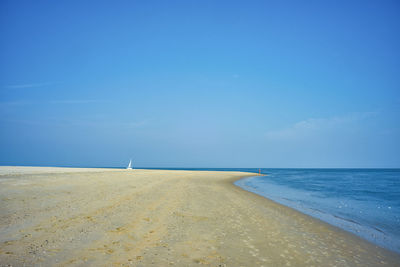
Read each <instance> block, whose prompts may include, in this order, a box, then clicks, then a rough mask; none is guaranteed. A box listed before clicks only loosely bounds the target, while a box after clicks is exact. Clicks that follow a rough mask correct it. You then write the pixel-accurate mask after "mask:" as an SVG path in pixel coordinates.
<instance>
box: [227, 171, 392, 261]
mask: <svg viewBox="0 0 400 267" xmlns="http://www.w3.org/2000/svg"><path fill="white" fill-rule="evenodd" d="M248 178H252V177H244V178H241V179H238V180H235V181H233V182H232V183H233V185H234V186H236V187H239V188H241V189H242V190H244V191H246V192H250V193H252V194H254V195H256V196H260V197H262V198H264V199H266V200H268V201H271V202H273V203H275V204H277V205H280V206H283V207H285V208H289V209H291V210H292V211H293V212H298V213H300V214H302V215H305V216H308V217H310V218H311V219H313V220H316V221H318V222H319V223H322V224H326V225H327V226H330V227H333V228H334V229H335V230H337V231H343V232H344V233H345V234H350V235H352V236H354V237H356V238H359V239H361V240H362V241H365V242H368V243H370V244H371V245H373V246H376V247H379V248H381V249H384V250H388V251H390V252H393V253H395V254H397V255H400V253H398V252H397V251H395V250H392V249H389V248H386V247H384V246H381V245H379V244H377V243H374V242H372V241H370V240H368V239H366V238H364V237H362V236H360V235H357V234H355V233H353V232H351V231H348V230H346V229H344V228H341V227H339V226H337V225H335V224H332V223H329V222H327V221H324V220H322V219H320V218H317V217H314V216H312V215H310V214H307V213H305V212H302V211H300V210H297V209H296V208H293V207H291V206H288V205H285V204H282V203H279V202H278V201H275V200H273V199H271V198H268V196H263V195H262V194H257V193H256V192H253V191H250V190H246V189H245V188H243V187H242V186H241V185H239V184H235V183H237V182H239V183H240V182H241V181H244V180H246V179H248ZM332 216H334V215H332Z"/></svg>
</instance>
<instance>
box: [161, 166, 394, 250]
mask: <svg viewBox="0 0 400 267" xmlns="http://www.w3.org/2000/svg"><path fill="white" fill-rule="evenodd" d="M167 169H182V170H213V171H243V172H255V173H258V172H259V170H260V171H261V174H264V175H265V176H254V177H249V178H244V179H241V180H238V181H236V182H235V184H236V185H237V186H240V187H241V188H243V189H245V190H248V191H251V192H253V193H256V194H259V195H261V196H264V197H266V198H268V199H271V200H273V201H275V202H278V203H280V204H283V205H285V206H288V207H291V208H293V209H296V210H298V211H300V212H302V213H305V214H308V215H310V216H312V217H315V218H318V219H320V220H322V221H325V222H327V223H329V224H331V225H334V226H337V227H339V228H342V229H344V230H346V231H348V232H351V233H354V234H356V235H358V236H360V237H362V238H364V239H366V240H369V241H370V242H372V243H375V244H376V245H379V246H381V247H385V248H387V249H390V250H392V251H395V252H397V253H400V169H272V168H262V169H258V168H257V169H256V168H254V169H253V168H241V169H238V168H233V169H231V168H224V169H220V168H218V169H214V168H210V169H204V168H202V169H195V168H167Z"/></svg>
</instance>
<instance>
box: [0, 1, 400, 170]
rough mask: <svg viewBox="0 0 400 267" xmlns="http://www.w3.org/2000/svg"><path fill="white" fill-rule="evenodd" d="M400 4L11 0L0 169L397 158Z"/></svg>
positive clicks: (0, 18) (297, 164)
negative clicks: (9, 166)
mask: <svg viewBox="0 0 400 267" xmlns="http://www.w3.org/2000/svg"><path fill="white" fill-rule="evenodd" d="M399 14H400V3H399V2H398V1H389V0H386V1H378V0H376V1H368V0H367V1H352V0H346V1H342V0H339V1H308V0H307V1H267V0H266V1H233V0H230V1H222V0H221V1H208V0H205V1H194V0H193V1H192V0H189V1H187V0H185V1H33V0H32V1H19V0H17V1H7V0H5V1H1V2H0V34H1V39H0V165H29V166H77V167H117V166H125V165H127V164H128V162H129V159H130V158H132V159H133V164H134V166H139V167H194V168H201V167H203V168H207V167H208V168H215V167H226V168H245V167H254V168H399V167H400V152H399V151H400V49H399V47H400V16H399Z"/></svg>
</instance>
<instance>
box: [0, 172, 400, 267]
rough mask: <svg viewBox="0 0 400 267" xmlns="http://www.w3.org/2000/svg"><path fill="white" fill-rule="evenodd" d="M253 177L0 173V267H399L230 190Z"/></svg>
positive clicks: (313, 223) (354, 240)
mask: <svg viewBox="0 0 400 267" xmlns="http://www.w3.org/2000/svg"><path fill="white" fill-rule="evenodd" d="M254 175H255V174H252V173H243V172H211V171H172V170H171V171H170V170H168V171H167V170H118V169H74V168H41V167H0V203H1V204H0V266H9V265H12V266H173V265H176V266H198V265H207V266H400V255H399V254H396V253H393V252H390V251H388V250H385V249H383V248H380V247H377V246H375V245H373V244H371V243H369V242H366V241H364V240H362V239H360V238H358V237H357V236H355V235H352V234H349V233H347V232H345V231H342V230H340V229H338V228H336V227H333V226H330V225H328V224H326V223H323V222H321V221H319V220H316V219H313V218H311V217H309V216H307V215H304V214H301V213H299V212H297V211H295V210H292V209H290V208H288V207H285V206H282V205H280V204H277V203H275V202H272V201H270V200H268V199H265V198H263V197H260V196H258V195H255V194H253V193H250V192H247V191H244V190H242V189H241V188H239V187H236V186H235V185H233V184H232V183H233V182H234V181H235V180H238V179H240V178H243V177H247V176H254Z"/></svg>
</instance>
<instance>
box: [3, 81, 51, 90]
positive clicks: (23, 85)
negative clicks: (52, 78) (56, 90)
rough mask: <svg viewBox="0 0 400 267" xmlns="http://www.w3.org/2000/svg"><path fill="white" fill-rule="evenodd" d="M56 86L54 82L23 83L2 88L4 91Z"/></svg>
mask: <svg viewBox="0 0 400 267" xmlns="http://www.w3.org/2000/svg"><path fill="white" fill-rule="evenodd" d="M52 84H56V83H55V82H43V83H25V84H13V85H7V86H4V88H6V89H25V88H36V87H44V86H48V85H52Z"/></svg>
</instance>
